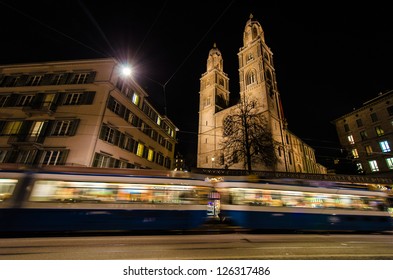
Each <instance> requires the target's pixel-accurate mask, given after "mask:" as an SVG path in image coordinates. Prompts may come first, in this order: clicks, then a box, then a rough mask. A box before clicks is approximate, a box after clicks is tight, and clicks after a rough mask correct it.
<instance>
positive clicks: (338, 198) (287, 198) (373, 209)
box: [216, 181, 393, 232]
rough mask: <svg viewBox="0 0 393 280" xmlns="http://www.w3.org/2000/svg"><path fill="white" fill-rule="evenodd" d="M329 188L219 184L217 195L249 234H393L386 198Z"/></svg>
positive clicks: (223, 213) (226, 211)
mask: <svg viewBox="0 0 393 280" xmlns="http://www.w3.org/2000/svg"><path fill="white" fill-rule="evenodd" d="M322 185H324V184H322ZM329 185H330V186H329V187H320V186H304V185H295V184H287V183H279V182H272V183H270V182H264V183H262V182H261V183H253V182H241V181H223V182H218V183H216V190H217V191H218V192H219V193H220V195H221V209H220V211H221V213H220V214H221V216H223V217H226V218H227V219H228V220H229V221H231V222H232V223H233V224H235V225H237V226H240V227H243V228H246V229H252V230H293V231H364V232H378V231H388V230H392V229H393V222H392V217H391V216H390V214H389V212H388V207H387V194H386V193H384V192H382V191H370V190H367V189H365V188H363V189H361V188H350V187H342V186H341V187H340V186H337V187H334V186H333V184H329Z"/></svg>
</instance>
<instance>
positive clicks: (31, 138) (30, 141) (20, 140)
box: [8, 134, 45, 148]
mask: <svg viewBox="0 0 393 280" xmlns="http://www.w3.org/2000/svg"><path fill="white" fill-rule="evenodd" d="M44 140H45V136H44V135H32V134H19V135H13V136H10V137H9V138H8V144H9V145H12V146H34V147H37V148H39V147H42V146H43V143H44Z"/></svg>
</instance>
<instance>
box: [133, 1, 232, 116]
mask: <svg viewBox="0 0 393 280" xmlns="http://www.w3.org/2000/svg"><path fill="white" fill-rule="evenodd" d="M234 2H235V0H232V1H231V2H230V3H229V4H228V6H227V7H226V8H225V9H224V11H223V12H222V13H221V15H220V16H219V17H218V18H217V19H216V21H215V22H214V23H213V24H212V25H211V26H210V28H209V29H208V30H207V31H206V33H205V34H204V35H203V36H202V38H201V39H200V40H199V41H198V43H197V44H196V45H195V46H194V48H193V49H192V50H191V51H190V53H189V54H188V55H187V56H186V57H185V58H184V60H183V61H182V62H181V63H180V65H179V66H178V67H177V68H176V69H175V71H174V72H173V74H172V75H171V76H170V77H169V79H168V80H166V82H165V83H161V82H158V81H156V80H153V79H152V78H150V77H146V78H147V79H149V80H151V81H152V82H155V83H157V84H158V85H160V86H161V87H162V88H163V91H164V114H165V116H167V106H166V86H167V84H168V83H169V82H170V81H171V80H172V79H173V77H174V76H175V75H176V74H177V72H179V70H180V69H181V68H182V67H183V65H184V64H185V63H186V61H187V60H188V58H189V57H190V56H191V55H192V54H193V53H194V51H195V50H196V49H197V48H198V47H199V45H200V44H201V43H202V41H203V39H205V38H206V36H207V35H208V34H209V32H210V31H211V30H212V29H213V27H214V26H215V25H216V24H217V23H218V22H219V21H220V19H221V18H222V17H223V16H224V14H225V13H226V12H227V10H228V9H229V8H230V7H231V6H232V4H233V3H234ZM166 3H167V1H166V2H165V4H164V6H163V8H162V9H161V11H160V13H159V15H158V16H157V18H156V20H155V21H154V22H153V24H152V26H151V28H150V29H149V31H148V33H150V31H151V30H152V28H153V26H154V25H155V23H156V22H157V21H158V18H159V17H160V16H161V14H162V12H163V10H164V8H165V6H166ZM146 37H147V36H145V38H144V39H143V42H144V41H145V40H146ZM143 42H142V43H143ZM141 46H142V45H141ZM141 46H140V47H141ZM139 49H140V48H138V50H139Z"/></svg>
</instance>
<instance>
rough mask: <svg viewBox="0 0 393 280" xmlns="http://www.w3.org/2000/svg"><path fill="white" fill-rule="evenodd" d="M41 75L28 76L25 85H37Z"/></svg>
mask: <svg viewBox="0 0 393 280" xmlns="http://www.w3.org/2000/svg"><path fill="white" fill-rule="evenodd" d="M41 80H42V75H35V76H30V77H29V78H28V79H27V82H26V86H38V85H39V84H40V83H41Z"/></svg>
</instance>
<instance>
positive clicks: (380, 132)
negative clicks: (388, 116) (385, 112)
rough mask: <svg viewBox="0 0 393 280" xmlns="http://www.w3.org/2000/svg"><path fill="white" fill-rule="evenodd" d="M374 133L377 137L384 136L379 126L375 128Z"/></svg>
mask: <svg viewBox="0 0 393 280" xmlns="http://www.w3.org/2000/svg"><path fill="white" fill-rule="evenodd" d="M375 133H376V134H377V136H382V135H384V134H385V132H384V131H383V129H382V127H380V126H376V127H375Z"/></svg>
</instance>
